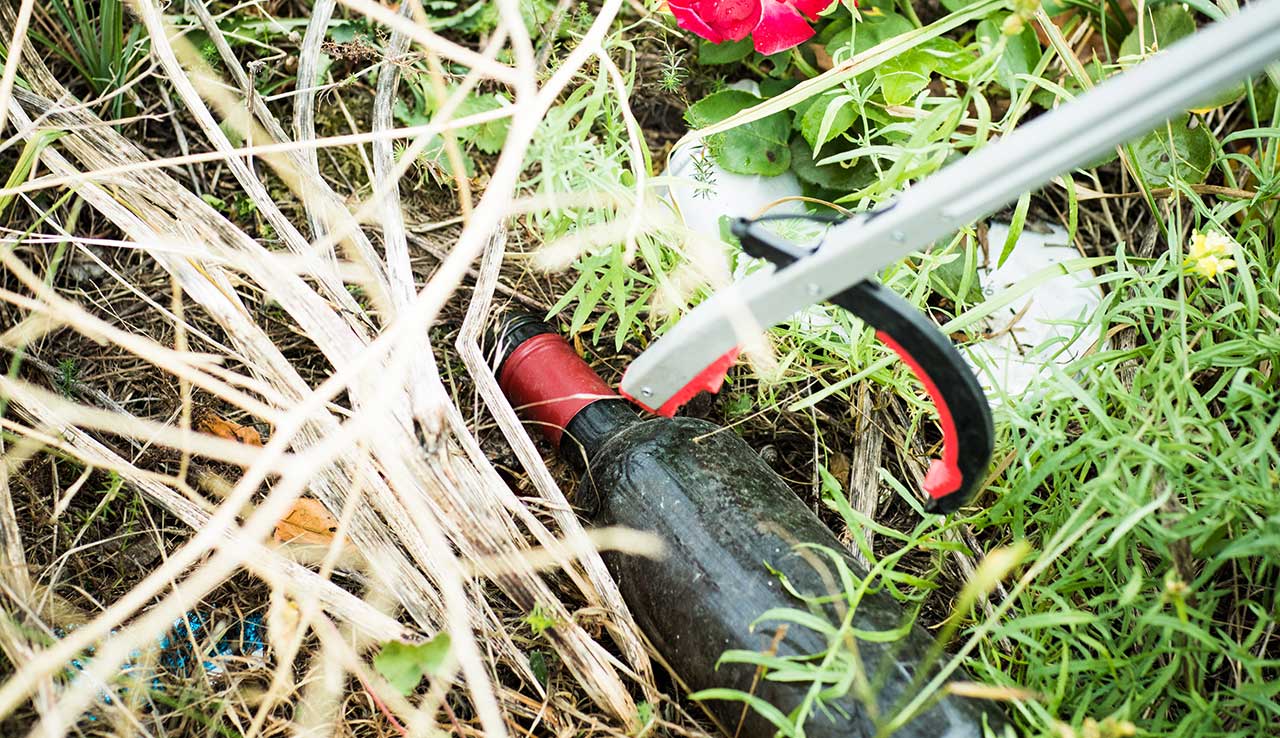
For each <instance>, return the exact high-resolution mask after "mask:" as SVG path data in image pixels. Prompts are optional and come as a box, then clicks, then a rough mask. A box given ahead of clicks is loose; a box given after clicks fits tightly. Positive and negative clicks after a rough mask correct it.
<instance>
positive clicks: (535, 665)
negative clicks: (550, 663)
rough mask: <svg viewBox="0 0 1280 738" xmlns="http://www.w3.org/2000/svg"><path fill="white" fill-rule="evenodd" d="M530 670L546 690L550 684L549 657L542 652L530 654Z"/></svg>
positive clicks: (531, 652)
mask: <svg viewBox="0 0 1280 738" xmlns="http://www.w3.org/2000/svg"><path fill="white" fill-rule="evenodd" d="M529 668H530V669H531V670H532V671H533V677H534V678H535V679H537V680H538V683H539V684H541V685H542V688H543V689H546V688H547V686H548V684H549V682H548V673H547V657H546V656H545V655H543V653H542V652H541V651H530V652H529Z"/></svg>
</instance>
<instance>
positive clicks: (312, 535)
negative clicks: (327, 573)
mask: <svg viewBox="0 0 1280 738" xmlns="http://www.w3.org/2000/svg"><path fill="white" fill-rule="evenodd" d="M337 532H338V519H337V518H335V517H333V515H331V514H330V513H329V510H328V509H327V508H326V507H325V506H324V504H323V503H321V502H320V501H319V500H317V499H315V498H314V497H300V498H298V499H297V500H296V501H295V502H294V503H293V507H292V508H290V509H289V512H288V514H286V515H285V516H284V518H283V519H281V520H280V522H279V523H276V531H275V539H276V540H277V541H279V542H280V543H313V544H316V545H320V546H327V545H329V544H330V543H332V542H333V536H334V534H335V533H337Z"/></svg>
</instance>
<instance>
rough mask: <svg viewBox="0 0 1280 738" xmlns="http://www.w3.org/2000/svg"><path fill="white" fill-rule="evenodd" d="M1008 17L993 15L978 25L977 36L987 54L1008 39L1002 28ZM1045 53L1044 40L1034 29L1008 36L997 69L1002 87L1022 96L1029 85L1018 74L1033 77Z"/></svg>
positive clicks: (997, 76)
mask: <svg viewBox="0 0 1280 738" xmlns="http://www.w3.org/2000/svg"><path fill="white" fill-rule="evenodd" d="M1007 17H1008V16H1007V15H999V16H993V17H992V18H988V19H987V20H984V21H982V22H981V23H979V24H978V29H977V32H976V34H975V37H976V38H977V40H978V43H979V44H981V46H982V50H983V51H984V52H987V51H990V50H992V49H994V48H995V47H996V44H998V43H999V42H1000V39H1001V38H1005V37H1004V36H1003V34H1002V33H1001V32H1000V25H1001V23H1003V22H1004V19H1005V18H1007ZM1042 53H1043V52H1042V51H1041V49H1040V39H1038V38H1037V37H1036V32H1035V31H1034V30H1032V28H1031V27H1030V26H1027V27H1025V28H1023V29H1022V31H1021V32H1020V33H1018V34H1017V35H1014V36H1009V37H1007V40H1006V41H1005V47H1004V51H1002V52H1001V53H1000V62H999V63H998V65H997V66H996V80H997V81H998V82H999V83H1000V86H1001V87H1003V88H1005V89H1006V90H1008V91H1009V92H1010V93H1012V94H1014V95H1016V94H1018V91H1019V90H1021V89H1022V88H1023V87H1025V86H1026V84H1027V83H1026V82H1023V81H1021V80H1019V79H1018V75H1020V74H1031V72H1032V71H1033V70H1034V69H1035V67H1036V63H1037V62H1039V61H1040V55H1041V54H1042Z"/></svg>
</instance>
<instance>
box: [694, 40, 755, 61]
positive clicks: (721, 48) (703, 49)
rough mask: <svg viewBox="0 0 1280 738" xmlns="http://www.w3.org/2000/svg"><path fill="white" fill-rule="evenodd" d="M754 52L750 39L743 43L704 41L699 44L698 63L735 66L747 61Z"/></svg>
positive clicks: (742, 41)
mask: <svg viewBox="0 0 1280 738" xmlns="http://www.w3.org/2000/svg"><path fill="white" fill-rule="evenodd" d="M752 51H754V49H753V48H752V46H751V39H750V38H744V39H742V40H741V41H725V42H724V43H720V44H713V43H711V42H710V41H703V42H702V43H700V44H698V63H699V64H708V65H710V64H733V63H734V62H740V61H742V60H743V59H746V58H747V57H748V56H750V55H751V52H752Z"/></svg>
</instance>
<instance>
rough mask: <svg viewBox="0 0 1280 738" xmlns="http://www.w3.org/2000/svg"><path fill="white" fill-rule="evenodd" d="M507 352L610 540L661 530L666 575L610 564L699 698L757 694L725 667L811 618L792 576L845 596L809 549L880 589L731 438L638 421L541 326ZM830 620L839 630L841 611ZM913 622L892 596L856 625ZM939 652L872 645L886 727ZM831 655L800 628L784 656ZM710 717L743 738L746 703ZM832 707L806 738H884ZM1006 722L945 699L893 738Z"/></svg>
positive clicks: (754, 719) (502, 372)
mask: <svg viewBox="0 0 1280 738" xmlns="http://www.w3.org/2000/svg"><path fill="white" fill-rule="evenodd" d="M496 349H497V350H496V358H497V360H498V361H499V366H498V377H499V382H500V384H501V386H502V389H503V392H505V393H506V395H507V397H508V398H509V399H510V400H511V402H512V405H514V406H515V407H516V408H517V409H519V410H520V411H521V412H522V414H523V416H524V417H525V419H526V421H529V422H532V423H535V424H536V426H537V427H538V428H539V430H540V431H541V432H542V433H543V434H544V435H545V436H546V437H547V438H548V439H549V440H551V442H552V443H554V444H555V445H556V446H557V447H558V449H559V451H560V454H561V455H562V456H564V457H565V458H567V459H568V460H570V461H571V462H574V463H576V464H577V465H578V466H579V468H580V469H582V473H583V483H582V485H581V486H580V488H579V490H578V493H577V497H576V499H575V504H576V505H578V506H579V507H580V508H582V509H583V510H585V511H586V512H587V514H588V515H589V516H590V518H591V520H592V521H593V522H594V523H596V524H598V525H622V526H627V527H631V528H636V529H640V530H648V531H652V532H654V533H656V534H657V535H659V536H660V537H661V538H662V539H663V540H664V541H665V543H666V548H667V555H666V556H665V557H664V558H662V559H660V560H654V559H650V558H643V557H636V556H624V555H614V554H610V555H607V556H606V563H607V564H608V565H609V567H610V569H611V571H612V573H613V575H614V577H615V578H616V579H617V581H618V585H619V587H620V588H621V590H622V594H623V597H624V598H625V599H626V601H627V604H628V606H629V607H630V608H631V610H632V613H633V614H634V616H635V618H636V620H637V622H638V623H639V625H640V627H641V628H642V629H643V630H644V631H645V634H646V635H647V636H648V637H649V639H650V640H651V641H652V642H653V644H654V646H655V647H656V648H657V650H658V652H659V653H660V654H661V655H662V656H663V658H664V659H665V660H666V661H667V663H668V664H670V666H671V667H672V669H674V670H675V672H676V673H677V675H678V676H679V677H680V679H681V680H682V681H683V682H684V683H685V684H686V685H687V686H688V687H689V688H690V689H693V690H700V689H707V688H712V687H727V688H732V689H737V690H740V691H743V692H750V691H752V684H753V682H756V678H755V677H756V668H755V667H754V666H749V665H746V664H731V663H725V664H721V665H720V667H719V668H717V667H716V662H717V660H718V659H719V658H720V656H721V654H723V653H724V652H725V651H727V650H729V649H744V650H749V651H757V652H765V651H767V650H768V649H769V648H770V646H771V643H772V641H773V640H774V639H775V637H776V636H777V635H778V634H779V633H780V632H782V631H780V630H779V627H778V626H779V625H780V623H781V621H769V620H765V621H761V622H758V623H756V621H757V619H758V618H759V617H760V616H761V614H762V613H765V612H766V611H768V610H770V609H773V608H796V609H801V610H804V609H806V605H805V604H804V603H803V602H801V601H800V600H798V599H797V598H795V597H794V596H792V595H791V594H789V593H788V592H786V591H785V589H784V588H783V586H782V584H781V582H780V577H779V575H781V576H783V577H785V578H786V580H787V581H788V582H789V583H790V585H791V586H792V587H793V588H794V589H795V590H796V591H798V592H801V593H805V594H807V595H812V596H823V595H828V594H832V593H833V588H838V587H840V584H839V577H838V575H837V574H836V571H835V567H834V566H832V565H831V561H830V560H829V559H827V560H825V562H824V561H823V557H822V556H821V555H817V554H813V553H806V554H801V553H798V552H797V550H796V549H795V545H796V544H799V543H809V544H819V545H821V546H825V547H827V548H828V549H831V550H833V551H836V552H840V553H841V555H842V558H843V559H844V563H845V564H846V565H847V566H848V567H849V569H850V570H852V571H853V572H854V574H855V575H856V576H858V577H865V576H866V571H865V569H864V567H863V566H862V565H861V564H859V563H858V562H857V561H855V560H854V559H852V558H851V557H849V556H848V555H847V554H844V548H843V546H842V545H841V544H840V543H839V541H837V540H836V538H835V536H834V535H832V533H831V531H830V530H829V529H828V528H827V527H826V526H825V525H824V524H823V523H822V521H821V520H819V519H818V517H817V516H816V515H814V513H813V512H812V511H811V510H809V508H808V507H806V506H805V505H804V503H803V502H801V500H800V499H799V498H798V497H796V495H795V493H794V492H793V491H792V490H791V489H790V488H789V487H788V486H787V485H786V483H785V482H784V481H783V480H782V479H781V478H780V477H779V476H778V475H777V474H776V473H775V472H774V471H773V470H772V469H771V468H770V467H769V466H768V465H767V464H766V463H765V462H764V461H763V460H762V459H761V458H760V457H759V455H757V454H756V453H755V452H754V451H753V450H752V449H751V447H750V446H748V445H747V444H746V443H745V442H744V441H743V440H742V439H741V438H739V437H738V436H737V435H735V434H734V433H733V432H732V431H727V430H725V429H723V428H720V427H718V426H716V425H714V424H712V423H708V422H706V421H703V420H698V419H694V418H658V417H649V418H642V417H640V416H639V415H638V414H637V412H636V411H635V410H633V409H632V407H631V406H630V405H629V403H627V402H626V401H625V400H623V399H622V398H621V397H619V396H617V395H616V394H615V393H614V392H613V391H612V390H611V389H610V388H609V386H608V385H606V384H605V383H604V382H603V381H602V380H601V379H600V378H599V377H598V376H597V375H596V374H595V373H594V372H592V371H591V369H590V367H588V366H587V365H586V363H585V362H583V361H582V360H581V359H580V358H579V357H578V356H577V354H575V353H574V351H573V349H572V348H571V347H570V346H569V345H568V343H566V342H565V341H564V339H563V338H561V337H560V336H559V335H558V334H556V333H555V332H554V330H553V329H552V328H551V327H549V326H547V325H546V324H544V323H541V322H539V321H538V320H537V319H536V318H534V317H532V316H514V317H510V318H508V319H507V320H506V321H505V323H504V324H503V325H502V327H501V329H500V331H499V333H498V340H497V341H496ZM766 565H767V566H766ZM770 568H772V569H773V572H771V571H770V570H769V569H770ZM774 572H777V573H774ZM837 591H839V590H837ZM820 612H821V611H820ZM821 614H822V615H824V616H825V618H826V619H827V620H828V621H830V622H832V623H834V624H838V623H839V619H838V618H839V613H838V612H837V611H836V609H835V608H834V607H831V606H828V607H827V608H826V612H825V613H821ZM905 617H906V614H905V612H904V610H903V608H902V607H901V606H900V605H899V604H898V603H897V602H896V601H895V600H893V599H892V598H891V597H889V596H888V595H886V594H882V593H871V594H868V595H866V596H865V597H864V598H863V599H862V601H861V602H860V604H859V605H858V607H857V608H856V610H855V613H854V618H853V622H854V627H855V628H857V629H859V630H863V631H892V630H894V629H897V628H900V627H901V626H902V624H903V622H904V618H905ZM753 623H755V627H754V629H753V628H752V624H753ZM933 643H934V642H933V639H932V638H931V637H930V636H929V634H928V633H926V632H925V631H924V630H923V629H921V628H919V627H913V628H911V629H910V630H909V631H908V632H907V633H906V634H905V635H903V636H902V637H901V638H900V639H898V640H896V641H893V642H890V643H872V642H869V641H867V640H858V642H857V648H858V653H859V655H860V658H861V659H862V661H863V663H864V666H865V672H866V675H867V679H868V681H869V682H870V684H871V687H872V690H871V691H872V693H873V694H874V695H875V702H876V704H877V707H878V711H879V713H880V714H881V716H882V717H888V716H891V715H893V714H894V712H895V708H900V707H901V706H902V705H903V704H905V703H906V702H907V700H908V698H909V697H911V696H914V695H913V694H909V692H910V690H913V689H918V688H919V685H921V684H923V683H924V682H926V681H928V680H927V679H924V678H923V677H924V676H926V675H924V674H920V675H919V676H920V677H921V678H920V679H918V680H916V676H917V673H918V671H919V670H921V669H928V668H931V666H932V665H929V664H922V663H920V662H921V660H922V659H924V658H926V654H927V653H928V652H929V651H930V649H931V647H932V646H933ZM826 649H827V639H826V636H824V635H822V634H820V633H818V632H817V631H814V630H810V629H808V628H805V627H801V626H798V625H795V624H790V625H789V627H787V629H786V630H785V634H784V636H783V638H782V640H781V641H780V642H779V644H778V650H777V653H778V655H780V656H787V655H794V654H816V653H821V652H823V651H825V650H826ZM958 676H959V678H962V679H963V678H964V676H963V675H958ZM916 682H918V683H916ZM809 686H810V685H809V684H807V683H805V684H797V683H786V682H777V681H771V680H769V679H761V680H759V681H758V682H757V683H756V684H755V687H754V694H755V695H756V696H758V697H761V698H763V699H765V700H767V701H768V702H770V703H772V704H773V705H774V706H775V707H777V708H778V709H779V710H781V711H782V713H783V714H789V713H791V711H792V710H793V709H794V708H795V707H797V706H798V705H799V704H800V703H801V701H802V700H803V699H804V697H805V692H806V690H807V689H808V687H809ZM707 704H708V707H709V708H710V709H711V711H712V713H713V714H715V715H716V717H717V719H718V721H719V722H720V724H721V726H723V727H724V728H726V730H727V732H728V733H729V734H730V735H733V734H734V733H735V731H736V729H737V726H738V723H739V720H740V719H741V717H742V715H743V705H742V703H740V702H731V701H719V700H717V701H709V702H708V703H707ZM829 704H830V705H832V706H831V707H830V708H829V709H827V710H825V711H824V710H822V709H818V710H816V711H815V712H816V714H813V715H812V716H811V717H810V718H809V719H808V721H807V722H806V723H805V735H806V736H809V738H837V737H839V738H863V737H864V736H865V737H867V738H870V737H871V736H874V735H876V726H875V723H874V721H873V719H872V717H871V715H870V711H869V710H868V709H867V707H866V705H865V704H864V703H862V702H860V701H859V700H857V699H855V698H854V697H853V696H851V695H848V696H845V697H843V698H840V699H837V700H834V701H833V702H832V703H829ZM841 713H843V714H841ZM1000 723H1002V720H1001V719H1000V716H999V713H998V711H997V710H996V709H995V707H994V706H992V705H990V704H988V703H983V702H978V701H973V700H967V699H963V698H956V697H944V698H942V699H941V700H939V701H937V702H935V703H934V704H933V705H932V706H931V707H929V708H928V709H926V710H923V711H921V712H920V713H919V714H917V715H916V716H915V717H914V718H913V719H912V720H911V721H910V722H908V723H907V724H906V725H905V726H904V727H903V728H901V729H900V730H898V731H897V732H895V733H894V734H893V735H895V736H906V737H911V738H980V737H981V736H982V735H983V734H984V730H983V726H984V725H989V726H991V727H993V728H994V727H995V726H996V725H998V724H1000ZM774 732H775V728H774V726H773V725H772V724H770V723H769V722H768V721H766V720H765V719H764V718H762V717H761V716H759V715H758V714H756V713H755V712H754V711H751V712H750V714H749V715H748V716H747V718H746V721H745V723H743V725H742V729H741V731H740V732H739V733H738V735H739V736H741V738H769V736H772V735H773V734H774Z"/></svg>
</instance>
